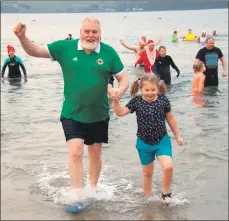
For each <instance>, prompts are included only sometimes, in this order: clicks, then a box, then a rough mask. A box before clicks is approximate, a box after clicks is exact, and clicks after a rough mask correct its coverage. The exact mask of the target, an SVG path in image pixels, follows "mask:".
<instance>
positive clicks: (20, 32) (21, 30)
mask: <svg viewBox="0 0 229 221" xmlns="http://www.w3.org/2000/svg"><path fill="white" fill-rule="evenodd" d="M13 31H14V34H15V35H16V36H17V37H18V38H20V37H23V36H24V35H25V31H26V26H25V24H22V23H20V22H19V23H18V24H17V25H16V26H15V27H14V29H13Z"/></svg>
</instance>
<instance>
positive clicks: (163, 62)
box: [154, 46, 180, 85]
mask: <svg viewBox="0 0 229 221" xmlns="http://www.w3.org/2000/svg"><path fill="white" fill-rule="evenodd" d="M159 54H160V56H159V57H157V59H156V60H155V63H154V69H155V73H156V74H157V75H158V76H159V78H160V79H161V80H164V82H165V84H166V85H170V84H171V73H170V66H172V68H173V69H174V70H176V72H177V77H179V76H180V70H179V69H178V67H177V66H176V65H175V63H174V62H173V59H172V58H171V56H169V55H166V47H165V46H160V47H159Z"/></svg>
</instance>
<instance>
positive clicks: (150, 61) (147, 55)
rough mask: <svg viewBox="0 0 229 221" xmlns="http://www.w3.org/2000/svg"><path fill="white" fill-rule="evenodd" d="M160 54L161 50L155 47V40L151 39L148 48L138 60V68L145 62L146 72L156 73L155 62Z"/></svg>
mask: <svg viewBox="0 0 229 221" xmlns="http://www.w3.org/2000/svg"><path fill="white" fill-rule="evenodd" d="M158 56H159V51H158V50H157V49H156V48H155V44H154V41H153V40H149V41H148V44H147V48H146V50H145V51H144V52H143V53H142V54H141V56H140V58H139V59H138V60H137V62H136V68H137V69H138V68H139V67H140V64H142V63H143V64H144V65H145V68H144V71H145V73H154V63H155V60H156V58H157V57H158Z"/></svg>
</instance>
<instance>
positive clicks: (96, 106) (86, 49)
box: [14, 17, 129, 212]
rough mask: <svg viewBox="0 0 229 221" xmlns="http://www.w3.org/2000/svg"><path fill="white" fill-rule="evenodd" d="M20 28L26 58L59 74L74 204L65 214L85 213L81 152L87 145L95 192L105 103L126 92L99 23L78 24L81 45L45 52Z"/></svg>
mask: <svg viewBox="0 0 229 221" xmlns="http://www.w3.org/2000/svg"><path fill="white" fill-rule="evenodd" d="M25 32H26V26H25V24H22V23H18V24H17V25H16V26H15V28H14V33H15V35H16V36H17V37H18V39H19V41H20V42H21V45H22V47H23V48H24V50H25V52H26V53H27V54H29V55H30V56H33V57H40V58H51V59H52V60H54V61H57V62H58V63H59V64H60V66H61V68H62V71H63V78H64V102H63V107H62V111H61V118H60V120H61V122H62V127H63V130H64V134H65V138H66V142H67V146H68V150H69V174H70V181H71V187H72V191H73V192H74V193H76V199H75V200H74V202H72V203H71V204H69V205H68V207H67V211H69V212H79V211H81V210H82V209H85V208H86V206H85V203H84V199H85V197H84V192H83V187H84V183H83V181H84V172H83V163H82V159H83V150H84V144H86V145H88V158H89V181H90V183H89V184H90V187H91V188H94V189H95V188H96V186H97V182H98V179H99V175H100V171H101V166H102V160H101V149H102V143H108V124H109V103H108V96H107V93H108V95H109V97H110V98H111V99H119V98H120V97H121V96H122V95H123V94H124V93H125V91H126V90H127V88H128V86H129V80H128V76H127V74H126V73H125V71H124V66H123V63H122V62H121V60H120V58H119V56H118V54H117V53H116V51H115V50H114V49H113V48H112V47H111V46H109V45H107V44H105V43H102V42H100V39H101V30H100V22H99V21H98V20H97V19H96V18H94V17H87V18H85V19H84V20H83V21H82V24H81V28H80V39H74V40H71V41H65V40H60V41H55V42H53V43H51V44H48V45H47V46H38V45H36V44H35V43H34V42H31V40H29V38H28V37H27V36H26V34H25ZM112 75H113V76H115V78H116V79H117V81H118V88H112V87H109V89H108V82H109V78H110V77H111V76H112Z"/></svg>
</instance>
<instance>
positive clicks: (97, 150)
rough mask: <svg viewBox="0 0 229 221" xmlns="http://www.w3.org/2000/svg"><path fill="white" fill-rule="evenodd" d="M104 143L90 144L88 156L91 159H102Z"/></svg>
mask: <svg viewBox="0 0 229 221" xmlns="http://www.w3.org/2000/svg"><path fill="white" fill-rule="evenodd" d="M101 152H102V143H95V144H92V145H88V156H89V159H90V160H91V161H94V162H96V161H101Z"/></svg>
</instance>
